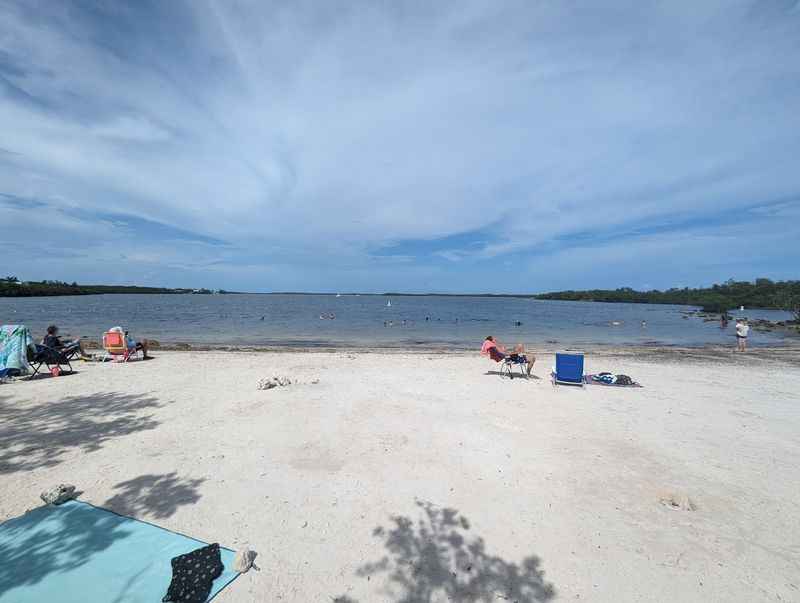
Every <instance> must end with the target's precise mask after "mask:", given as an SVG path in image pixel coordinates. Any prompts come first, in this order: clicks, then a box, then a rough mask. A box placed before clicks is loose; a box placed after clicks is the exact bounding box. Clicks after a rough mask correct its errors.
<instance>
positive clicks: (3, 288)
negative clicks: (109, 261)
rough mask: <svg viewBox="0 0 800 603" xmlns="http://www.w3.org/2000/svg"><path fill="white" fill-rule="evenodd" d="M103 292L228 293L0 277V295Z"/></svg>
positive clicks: (94, 293) (32, 295) (18, 295)
mask: <svg viewBox="0 0 800 603" xmlns="http://www.w3.org/2000/svg"><path fill="white" fill-rule="evenodd" d="M102 293H168V294H180V293H201V294H202V293H205V294H210V293H228V291H222V290H220V291H216V292H215V291H212V290H211V289H169V288H165V287H137V286H135V285H79V284H78V283H65V282H63V281H29V282H21V281H20V280H19V279H18V278H17V277H15V276H7V277H5V278H0V297H39V296H53V295H98V294H102Z"/></svg>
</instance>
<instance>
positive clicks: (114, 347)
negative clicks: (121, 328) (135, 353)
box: [103, 331, 128, 354]
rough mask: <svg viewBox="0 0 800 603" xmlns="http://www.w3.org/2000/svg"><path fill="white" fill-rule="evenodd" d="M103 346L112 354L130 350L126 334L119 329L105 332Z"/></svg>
mask: <svg viewBox="0 0 800 603" xmlns="http://www.w3.org/2000/svg"><path fill="white" fill-rule="evenodd" d="M103 348H104V349H105V350H106V351H107V352H109V353H111V354H124V353H125V352H127V351H128V344H127V342H126V341H125V334H124V333H120V332H118V331H107V332H105V333H103Z"/></svg>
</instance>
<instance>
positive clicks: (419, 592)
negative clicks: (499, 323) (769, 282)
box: [0, 349, 800, 603]
mask: <svg viewBox="0 0 800 603" xmlns="http://www.w3.org/2000/svg"><path fill="white" fill-rule="evenodd" d="M155 356H156V357H155V358H154V359H153V360H151V361H147V362H132V363H128V364H113V363H107V364H91V363H77V364H76V369H77V374H75V375H71V376H64V377H59V378H55V379H54V378H43V379H38V380H35V381H31V382H27V381H17V382H15V383H12V384H8V385H2V386H0V441H2V447H1V448H0V520H5V519H8V518H11V517H14V516H17V515H19V514H22V513H24V512H25V511H26V510H27V509H30V508H33V507H35V506H37V505H38V504H40V501H39V499H38V496H39V493H40V492H41V491H42V490H44V489H45V488H46V487H48V486H50V485H53V484H54V483H58V482H68V483H72V484H75V485H76V486H78V488H79V489H80V490H82V491H83V494H82V495H81V499H82V500H85V501H88V502H90V503H92V504H95V505H101V506H104V507H107V508H110V509H112V510H114V511H116V512H118V513H122V514H126V515H130V516H133V517H136V518H139V519H144V520H147V521H150V522H153V523H156V524H158V525H161V526H164V527H166V528H169V529H172V530H176V531H180V532H183V533H186V534H190V535H192V536H195V537H197V538H199V539H202V540H205V541H209V542H219V543H220V544H222V545H225V546H228V547H231V548H234V549H238V548H240V547H242V546H245V545H249V546H250V547H251V548H253V549H255V550H256V551H258V553H259V556H258V559H257V560H256V563H257V565H258V567H259V568H260V571H251V572H249V573H247V574H245V575H242V576H240V577H239V578H238V579H237V580H236V581H235V582H234V583H233V584H232V585H231V586H229V587H228V588H227V589H225V590H224V591H223V592H222V594H221V595H220V596H219V597H218V599H216V600H218V601H220V603H235V602H245V601H296V602H304V603H307V602H317V601H319V602H323V601H339V602H350V603H352V602H356V601H357V602H360V603H371V602H399V601H406V602H422V601H425V602H437V603H438V602H441V601H520V602H532V601H547V600H558V601H668V600H670V601H798V600H800V546H799V545H798V543H800V488H799V487H798V484H800V362H799V361H798V359H800V352H798V351H797V350H796V349H785V350H769V349H762V350H758V351H756V352H753V353H748V354H743V355H736V354H735V353H733V352H732V351H730V350H695V351H680V350H672V351H669V352H667V351H657V350H648V351H643V350H636V349H627V350H625V349H620V350H611V349H609V350H603V351H597V352H594V353H589V354H588V355H587V367H586V368H587V372H599V371H602V370H610V371H616V372H621V373H625V374H628V375H631V376H632V377H634V378H635V379H636V380H637V381H639V382H641V383H642V384H643V386H644V387H643V388H641V389H623V388H610V387H602V386H587V387H585V388H582V389H580V388H569V387H558V388H554V387H553V386H552V385H551V383H550V380H549V376H548V375H549V372H550V368H551V367H552V365H553V355H552V353H540V354H539V360H538V362H537V364H536V368H535V370H534V373H535V374H536V375H537V377H538V378H534V379H530V380H526V379H514V380H513V381H512V380H508V379H504V378H501V377H499V376H498V375H497V374H494V371H496V370H497V367H496V365H493V364H492V363H491V362H490V361H488V360H487V359H485V358H482V357H480V356H478V355H477V354H475V353H472V354H461V353H448V354H438V353H434V352H426V353H410V352H409V353H384V352H380V353H363V352H347V351H335V352H313V353H298V352H258V353H251V352H221V351H209V352H174V351H173V352H166V351H156V353H155ZM284 375H285V376H287V377H289V378H290V379H292V380H293V381H294V382H295V383H293V384H292V385H290V386H287V387H279V388H275V389H271V390H267V391H260V390H258V389H257V383H258V381H259V379H261V378H265V377H272V376H284Z"/></svg>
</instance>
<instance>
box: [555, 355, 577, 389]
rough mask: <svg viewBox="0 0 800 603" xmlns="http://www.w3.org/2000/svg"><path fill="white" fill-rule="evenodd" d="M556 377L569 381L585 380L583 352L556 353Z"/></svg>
mask: <svg viewBox="0 0 800 603" xmlns="http://www.w3.org/2000/svg"><path fill="white" fill-rule="evenodd" d="M556 379H558V380H559V381H567V382H569V383H582V382H583V354H582V353H569V352H558V353H556Z"/></svg>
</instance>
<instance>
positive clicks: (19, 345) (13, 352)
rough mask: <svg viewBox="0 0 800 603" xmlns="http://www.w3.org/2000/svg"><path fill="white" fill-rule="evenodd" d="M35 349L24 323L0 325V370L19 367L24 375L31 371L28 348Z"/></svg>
mask: <svg viewBox="0 0 800 603" xmlns="http://www.w3.org/2000/svg"><path fill="white" fill-rule="evenodd" d="M29 348H30V349H32V350H33V349H35V348H34V346H33V337H31V332H30V330H28V327H26V326H25V325H2V326H0V371H3V369H19V371H20V372H21V373H22V374H24V375H26V374H28V373H30V372H33V369H32V368H31V365H30V364H28V349H29Z"/></svg>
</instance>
